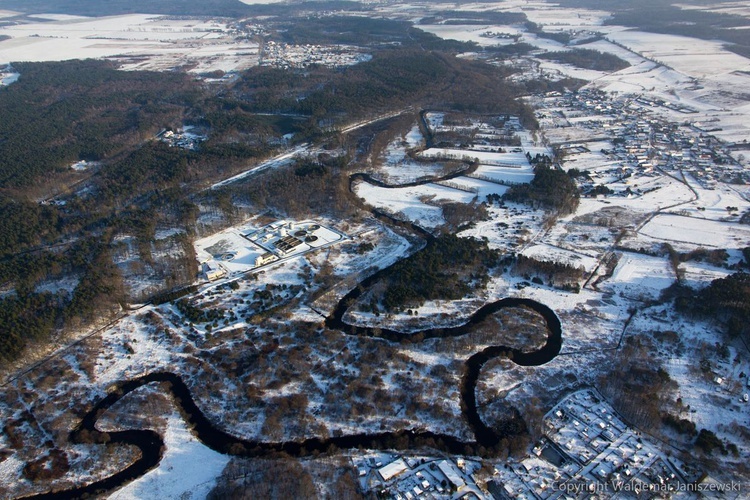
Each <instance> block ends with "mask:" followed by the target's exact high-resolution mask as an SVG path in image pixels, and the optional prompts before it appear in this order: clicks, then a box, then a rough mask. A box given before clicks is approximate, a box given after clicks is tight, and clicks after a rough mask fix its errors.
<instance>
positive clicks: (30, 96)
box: [0, 60, 200, 188]
mask: <svg viewBox="0 0 750 500" xmlns="http://www.w3.org/2000/svg"><path fill="white" fill-rule="evenodd" d="M14 67H15V68H16V70H17V71H18V72H20V73H21V77H20V79H19V81H18V82H16V84H14V85H11V86H9V87H8V88H6V89H3V91H2V92H0V108H1V109H3V120H0V187H13V188H17V187H28V186H30V185H33V184H34V183H36V182H37V181H38V180H39V179H40V178H43V177H45V176H48V175H50V174H53V173H62V172H65V171H68V170H69V167H70V165H71V164H73V163H74V162H77V161H79V160H92V161H98V160H102V159H104V158H107V157H111V156H114V155H116V154H119V153H121V152H123V151H124V150H125V148H127V147H130V146H133V145H135V144H138V143H140V142H142V141H144V140H145V139H147V138H149V137H151V136H153V135H155V134H156V133H157V132H158V131H159V129H160V128H161V127H164V126H165V125H167V124H177V123H179V122H178V120H181V119H182V117H183V116H184V114H185V113H186V110H187V109H188V107H190V106H192V105H194V104H195V103H196V100H197V99H198V97H199V95H200V94H199V91H198V89H197V87H196V86H195V85H194V83H193V82H192V81H191V79H190V78H189V77H188V76H187V75H183V74H179V73H167V74H162V73H151V72H126V71H118V70H117V69H115V67H114V65H113V64H111V63H108V62H103V61H93V60H86V61H73V62H70V61H69V62H63V63H15V64H14ZM103 110H106V111H104V112H103Z"/></svg>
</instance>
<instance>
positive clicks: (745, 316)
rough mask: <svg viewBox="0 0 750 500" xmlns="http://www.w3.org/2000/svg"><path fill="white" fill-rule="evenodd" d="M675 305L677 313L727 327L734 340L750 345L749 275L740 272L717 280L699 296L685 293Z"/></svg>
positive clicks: (678, 298)
mask: <svg viewBox="0 0 750 500" xmlns="http://www.w3.org/2000/svg"><path fill="white" fill-rule="evenodd" d="M675 305H676V306H677V308H678V310H681V311H683V312H684V313H688V314H695V315H698V316H701V317H704V318H711V319H716V320H719V321H721V322H723V323H724V324H725V325H726V328H727V332H728V333H729V335H730V336H731V337H737V336H740V337H742V338H743V339H744V340H745V342H750V274H748V273H745V272H738V273H734V274H731V275H729V276H727V277H726V278H718V279H715V280H713V281H712V282H711V284H710V285H709V286H707V287H706V288H704V289H702V290H700V291H698V292H696V293H689V292H687V293H683V294H681V296H678V297H677V299H676V301H675Z"/></svg>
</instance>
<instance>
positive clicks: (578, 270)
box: [514, 255, 585, 292]
mask: <svg viewBox="0 0 750 500" xmlns="http://www.w3.org/2000/svg"><path fill="white" fill-rule="evenodd" d="M514 271H515V273H516V274H518V275H521V276H524V277H527V279H531V276H536V277H539V276H543V277H544V278H545V279H546V280H547V283H549V284H550V285H551V286H554V287H558V288H562V289H564V290H571V291H575V292H578V291H580V289H581V286H580V283H579V282H580V281H581V280H582V279H583V277H584V274H585V269H584V268H583V266H574V265H572V264H567V263H564V262H555V261H548V260H541V259H538V258H536V257H528V256H526V255H518V256H517V257H516V263H515V268H514ZM539 281H541V280H539Z"/></svg>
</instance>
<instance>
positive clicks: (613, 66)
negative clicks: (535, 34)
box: [538, 49, 630, 71]
mask: <svg viewBox="0 0 750 500" xmlns="http://www.w3.org/2000/svg"><path fill="white" fill-rule="evenodd" d="M538 57H540V58H542V59H549V60H551V61H557V62H560V63H564V64H571V65H573V66H577V67H579V68H583V69H593V70H596V71H619V70H621V69H625V68H627V67H629V66H630V63H629V62H627V61H625V60H624V59H621V58H619V57H617V56H616V55H614V54H610V53H608V52H600V51H598V50H591V49H572V50H568V51H560V52H546V53H544V54H540V55H539V56H538Z"/></svg>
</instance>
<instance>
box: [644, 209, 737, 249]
mask: <svg viewBox="0 0 750 500" xmlns="http://www.w3.org/2000/svg"><path fill="white" fill-rule="evenodd" d="M641 233H642V234H643V235H645V236H647V237H651V238H654V239H657V240H662V241H665V242H674V243H677V244H679V246H687V247H693V248H696V247H707V248H722V249H725V250H729V249H737V248H744V247H746V246H747V244H748V242H750V227H748V226H746V225H741V224H738V223H731V222H719V221H712V220H704V219H697V218H694V217H683V216H679V215H659V216H657V217H654V219H652V220H651V221H650V222H649V223H648V224H646V226H644V227H643V229H641Z"/></svg>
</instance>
